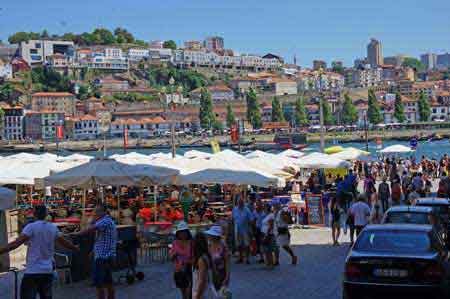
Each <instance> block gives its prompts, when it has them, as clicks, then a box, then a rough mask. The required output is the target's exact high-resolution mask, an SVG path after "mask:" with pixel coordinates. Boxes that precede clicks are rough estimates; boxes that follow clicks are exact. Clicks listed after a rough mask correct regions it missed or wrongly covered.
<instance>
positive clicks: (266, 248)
mask: <svg viewBox="0 0 450 299" xmlns="http://www.w3.org/2000/svg"><path fill="white" fill-rule="evenodd" d="M262 251H263V252H264V253H266V254H267V253H273V252H278V244H277V239H276V238H275V236H273V235H272V237H271V238H270V240H269V242H267V239H266V238H263V242H262Z"/></svg>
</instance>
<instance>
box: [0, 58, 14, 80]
mask: <svg viewBox="0 0 450 299" xmlns="http://www.w3.org/2000/svg"><path fill="white" fill-rule="evenodd" d="M12 77H13V70H12V65H11V63H5V62H3V61H2V60H1V59H0V78H5V79H11V78H12Z"/></svg>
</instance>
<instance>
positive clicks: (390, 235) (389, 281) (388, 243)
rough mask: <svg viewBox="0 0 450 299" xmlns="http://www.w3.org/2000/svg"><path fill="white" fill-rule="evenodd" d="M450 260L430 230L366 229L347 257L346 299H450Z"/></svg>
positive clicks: (391, 226)
mask: <svg viewBox="0 0 450 299" xmlns="http://www.w3.org/2000/svg"><path fill="white" fill-rule="evenodd" d="M449 282H450V275H449V255H448V252H447V250H446V248H445V244H444V241H443V240H442V238H441V237H440V235H439V233H437V232H436V231H435V229H434V227H433V226H431V225H413V224H383V225H370V226H367V227H366V228H365V229H364V230H363V231H362V232H361V234H360V235H359V237H358V239H357V240H356V242H355V245H354V246H353V248H352V250H351V251H350V253H349V254H348V256H347V260H346V263H345V273H344V281H343V298H344V299H353V298H358V299H360V298H361V299H362V298H391V297H392V298H416V297H417V298H427V299H431V298H448V297H447V296H449V293H448V290H449Z"/></svg>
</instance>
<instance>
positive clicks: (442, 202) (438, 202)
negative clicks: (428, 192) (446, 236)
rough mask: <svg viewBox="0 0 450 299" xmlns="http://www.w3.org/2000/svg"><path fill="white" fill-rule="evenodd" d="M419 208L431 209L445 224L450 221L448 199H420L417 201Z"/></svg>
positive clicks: (449, 203)
mask: <svg viewBox="0 0 450 299" xmlns="http://www.w3.org/2000/svg"><path fill="white" fill-rule="evenodd" d="M416 206H418V207H431V208H433V210H434V211H435V212H436V213H437V214H438V215H439V216H440V217H441V220H442V222H443V223H445V224H448V223H449V222H450V221H449V219H450V200H448V199H446V198H420V199H418V200H417V201H416Z"/></svg>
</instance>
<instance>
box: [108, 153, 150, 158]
mask: <svg viewBox="0 0 450 299" xmlns="http://www.w3.org/2000/svg"><path fill="white" fill-rule="evenodd" d="M109 158H110V159H116V160H126V159H148V158H149V157H148V156H146V155H144V154H140V153H136V152H131V153H127V154H123V155H119V154H115V155H112V156H110V157H109Z"/></svg>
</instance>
